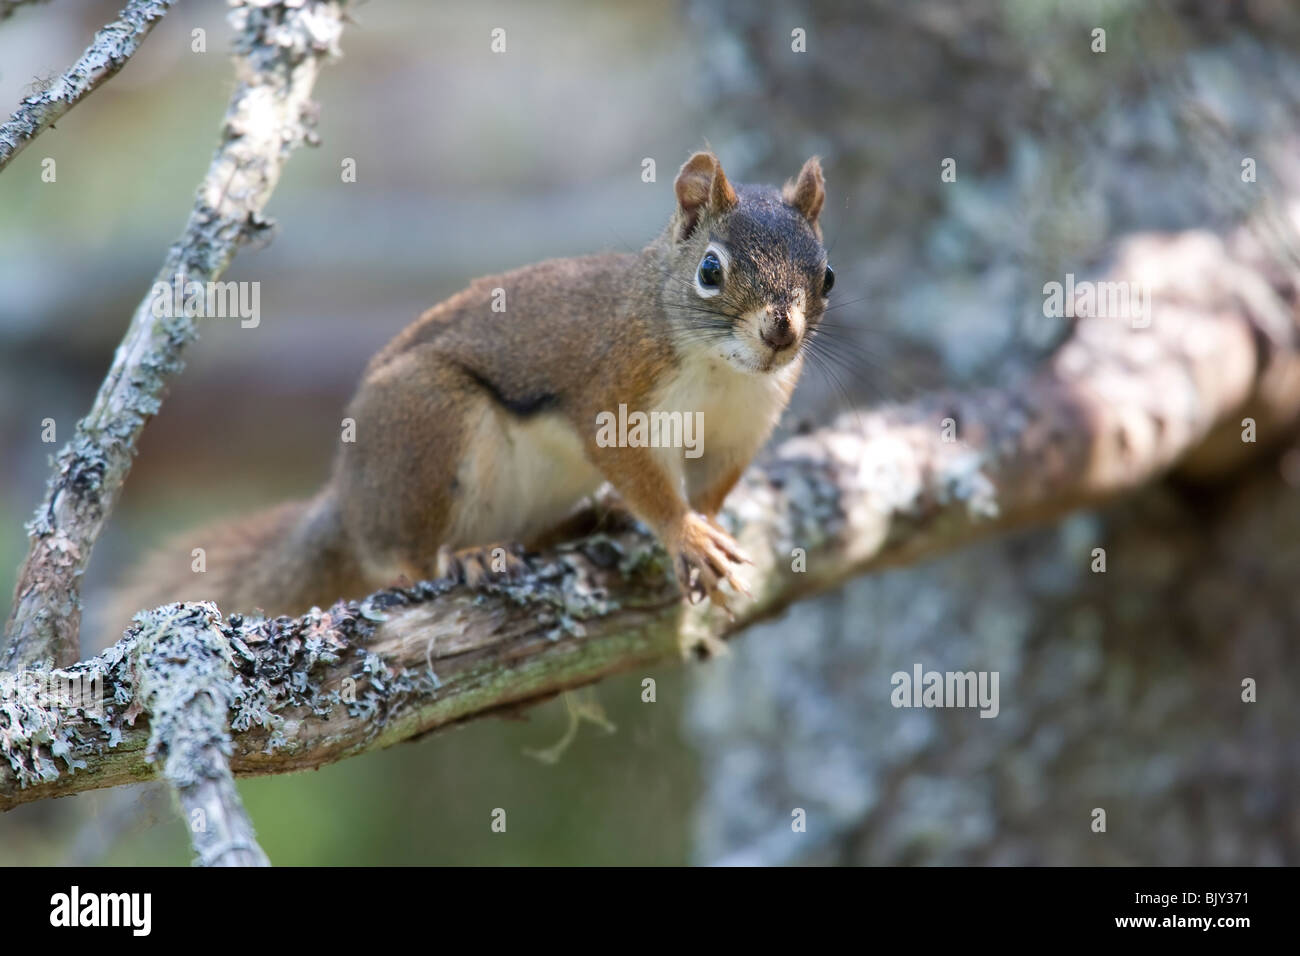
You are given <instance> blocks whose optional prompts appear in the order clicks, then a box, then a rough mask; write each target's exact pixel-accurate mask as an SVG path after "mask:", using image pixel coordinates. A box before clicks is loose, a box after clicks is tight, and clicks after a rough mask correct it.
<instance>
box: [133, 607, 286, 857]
mask: <svg viewBox="0 0 1300 956" xmlns="http://www.w3.org/2000/svg"><path fill="white" fill-rule="evenodd" d="M219 619H220V616H219V615H218V614H217V613H216V608H215V607H213V606H212V605H210V604H209V605H200V606H199V607H198V608H193V607H191V606H178V607H176V608H173V609H172V611H171V612H170V613H163V614H159V615H157V616H155V618H154V619H153V621H152V622H151V625H150V627H149V628H148V629H145V630H142V631H141V633H140V635H139V637H138V638H137V640H136V648H135V656H136V672H137V674H138V675H139V677H140V686H139V692H140V695H141V699H142V700H143V702H144V706H145V709H146V710H147V711H148V713H149V714H150V720H149V723H150V728H151V729H150V735H149V745H148V746H147V747H146V748H145V759H146V760H148V761H149V762H150V763H151V764H156V763H157V762H158V760H159V758H162V760H163V776H164V777H166V778H167V782H168V783H169V784H171V786H172V788H173V790H174V791H175V793H176V797H177V800H178V801H179V802H180V805H181V811H182V817H183V818H184V820H185V822H186V824H187V825H188V827H189V830H190V837H191V839H192V840H193V842H194V848H195V850H197V851H198V854H199V858H198V862H199V864H200V865H201V866H270V865H271V864H270V861H269V860H268V859H267V857H266V854H265V853H264V852H263V851H262V848H261V847H260V846H258V845H257V839H256V837H255V836H254V835H253V825H252V823H251V822H250V821H249V819H248V814H247V813H246V812H245V811H244V805H243V803H242V802H241V801H240V799H239V792H238V791H237V790H236V789H235V778H234V777H233V776H232V775H231V773H230V733H229V729H228V726H227V718H228V715H229V713H230V707H231V704H232V703H233V701H232V700H231V694H232V692H233V690H234V686H235V685H234V682H233V681H232V677H233V676H234V668H233V653H232V652H231V649H230V645H229V644H228V643H227V642H226V639H225V636H224V635H223V634H222V633H221V631H220V630H219V629H218V628H217V627H215V626H214V625H215V624H216V623H217V621H218V620H219Z"/></svg>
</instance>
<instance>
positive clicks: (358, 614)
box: [0, 233, 1300, 809]
mask: <svg viewBox="0 0 1300 956" xmlns="http://www.w3.org/2000/svg"><path fill="white" fill-rule="evenodd" d="M1254 259H1255V250H1252V249H1251V248H1250V247H1249V241H1248V236H1247V237H1243V238H1242V239H1241V240H1240V241H1239V242H1238V241H1234V243H1232V244H1231V245H1229V246H1225V245H1224V244H1223V243H1222V242H1221V241H1220V240H1218V239H1216V238H1214V237H1212V236H1209V235H1206V234H1200V233H1193V234H1185V235H1181V236H1177V237H1146V238H1141V239H1138V240H1135V241H1133V242H1131V243H1129V244H1128V245H1127V246H1126V247H1125V248H1124V250H1123V251H1122V252H1121V254H1120V255H1119V257H1118V260H1117V262H1116V267H1115V270H1114V272H1113V273H1112V276H1125V275H1128V276H1133V277H1135V279H1137V280H1140V281H1142V282H1145V283H1147V284H1148V285H1149V288H1150V291H1151V296H1152V299H1151V303H1150V304H1151V308H1150V313H1149V324H1147V320H1146V319H1142V320H1141V321H1140V322H1139V323H1138V327H1134V325H1135V323H1134V322H1133V321H1132V320H1131V319H1129V318H1084V319H1079V320H1078V322H1077V324H1076V328H1075V334H1074V336H1073V337H1072V339H1071V340H1070V341H1069V342H1068V343H1067V344H1066V345H1065V346H1064V348H1062V349H1061V351H1060V352H1059V353H1058V354H1057V355H1056V356H1055V357H1054V359H1053V360H1052V361H1051V363H1050V364H1049V365H1048V367H1046V368H1044V369H1043V370H1041V372H1040V373H1039V374H1038V375H1037V376H1035V377H1033V378H1032V379H1030V380H1028V381H1025V382H1023V383H1019V384H1012V385H1009V386H1007V387H1006V388H1003V389H1000V390H989V391H985V392H978V393H972V394H965V395H955V396H952V397H944V396H936V397H933V398H930V399H927V400H924V401H920V402H917V403H914V404H911V405H907V406H904V407H901V408H894V409H885V410H881V411H875V412H862V413H861V414H848V415H845V416H843V417H841V418H840V419H839V420H838V421H837V422H835V423H834V424H832V425H830V426H828V427H825V428H821V429H818V430H816V431H813V432H810V433H808V434H804V435H799V436H796V437H794V438H791V439H789V440H787V441H785V442H783V443H781V444H780V445H779V446H778V447H777V448H776V449H775V451H774V452H773V453H772V454H771V455H769V456H767V458H766V459H765V460H764V461H763V462H761V463H760V464H759V465H758V466H756V467H754V468H752V469H750V471H749V472H748V473H747V474H746V476H745V478H744V479H743V481H742V483H741V485H740V486H739V487H738V488H737V489H736V491H735V492H733V494H732V496H731V498H730V499H729V500H728V508H727V510H726V512H724V515H723V520H724V521H726V522H727V523H728V524H730V525H731V527H732V529H733V530H734V531H735V532H736V534H737V537H738V539H739V541H740V543H741V545H742V547H743V548H744V549H745V550H746V552H747V553H748V554H749V555H750V557H751V558H753V560H754V566H753V568H752V569H750V574H749V583H750V589H751V591H752V596H751V597H749V598H746V599H743V600H737V601H735V602H734V610H735V619H734V620H729V619H728V618H727V617H726V615H724V614H723V613H721V612H720V611H718V610H716V609H713V608H711V607H709V606H704V607H689V606H687V605H685V604H683V603H682V601H681V600H680V598H679V596H678V593H677V590H676V586H675V585H674V584H673V583H672V576H671V574H670V573H669V569H668V567H667V565H666V563H665V559H664V556H663V554H662V552H661V551H660V550H659V548H658V546H657V545H656V544H655V543H654V542H653V540H652V539H650V538H649V537H648V536H647V535H646V534H645V532H644V531H643V530H641V529H639V528H636V527H635V526H630V527H612V528H607V530H606V531H604V532H603V533H601V534H599V535H597V536H595V537H589V538H586V539H583V540H582V541H580V542H579V543H577V544H575V545H572V546H568V547H565V548H562V549H561V550H558V551H555V552H548V553H546V554H544V555H541V556H538V557H535V558H532V559H530V573H529V575H528V576H527V577H526V578H525V579H524V580H522V581H521V582H519V583H517V584H510V585H500V586H489V587H488V588H487V589H485V590H483V591H471V590H468V589H466V588H464V587H463V586H452V585H450V584H447V583H445V582H444V583H433V584H429V583H426V584H421V585H418V586H416V587H414V588H410V589H404V590H392V591H385V592H381V593H379V594H377V595H373V596H372V597H370V598H368V599H367V600H365V601H363V602H360V603H349V604H344V603H340V604H338V605H335V606H334V607H333V608H331V609H329V610H328V611H323V612H322V611H316V612H313V613H311V614H308V615H305V616H303V617H301V618H297V619H291V618H279V619H276V620H273V621H265V620H261V619H243V618H241V617H239V616H238V615H235V616H233V617H232V618H231V619H230V620H229V621H228V622H227V623H226V624H225V625H222V626H220V628H219V629H220V631H221V633H222V635H223V637H224V640H225V641H226V642H228V644H229V646H230V647H231V648H232V649H233V656H232V661H233V667H234V677H233V689H232V692H231V696H230V700H231V707H230V726H231V729H232V737H231V757H230V766H231V769H232V770H233V771H234V773H235V774H266V773H280V772H286V771H291V770H301V769H307V768H312V767H318V766H321V765H323V764H326V763H330V762H333V761H336V760H340V759H343V758H345V757H348V756H350V755H353V754H357V753H361V752H363V751H367V750H372V749H376V748H380V747H386V746H389V745H391V744H393V743H396V742H398V741H402V740H407V739H411V738H414V737H417V736H419V735H421V734H424V733H428V732H430V731H434V730H437V729H439V728H444V727H447V726H450V725H453V724H456V723H459V722H461V721H465V720H470V719H474V718H477V717H481V716H484V715H488V714H492V713H494V712H500V711H503V710H513V709H516V708H518V707H521V706H525V705H528V704H532V703H535V702H538V701H541V700H545V699H547V698H549V697H552V696H554V695H555V694H557V693H560V692H561V691H564V690H568V689H571V688H575V687H578V686H581V685H584V684H589V683H592V682H594V681H597V680H600V679H601V678H603V677H605V676H606V675H609V674H612V673H615V672H618V671H626V670H631V669H635V668H638V667H647V666H650V665H652V664H655V663H658V662H662V661H664V660H667V659H671V658H674V657H676V656H678V655H679V654H680V653H681V652H682V651H683V650H687V651H693V650H710V649H712V648H713V647H715V646H716V645H717V642H718V641H720V640H722V639H725V638H726V637H728V636H730V635H733V634H735V633H737V632H739V631H741V630H743V629H744V628H745V627H747V626H748V625H750V624H752V623H754V622H756V621H758V620H760V619H762V618H765V617H769V616H771V615H774V614H777V613H779V612H780V611H781V610H782V609H783V608H785V607H787V606H788V605H790V604H791V603H793V602H795V601H799V600H802V599H804V598H807V597H809V596H811V595H813V594H816V593H818V592H820V591H823V590H825V589H828V588H832V587H834V586H836V585H838V584H840V583H842V582H844V581H845V580H847V579H848V578H850V577H851V576H854V575H857V574H861V573H863V572H865V571H868V570H871V569H874V568H878V567H883V566H887V565H896V564H901V563H906V562H910V561H915V560H918V559H920V558H923V557H925V556H926V555H930V554H935V553H939V552H942V551H947V550H951V549H953V548H955V547H957V546H959V545H961V544H962V543H964V542H966V541H969V540H971V539H973V538H974V537H976V536H978V535H982V534H987V533H989V532H991V531H995V530H998V529H1002V528H1007V527H1011V526H1014V525H1019V524H1025V523H1029V522H1033V521H1041V520H1045V519H1049V518H1052V517H1054V516H1058V515H1061V514H1064V513H1067V512H1069V511H1070V510H1072V509H1075V508H1077V507H1080V506H1082V505H1086V504H1091V503H1094V502H1097V501H1101V500H1103V499H1105V498H1108V497H1111V496H1114V495H1117V494H1121V493H1123V492H1126V491H1129V490H1132V489H1135V488H1138V487H1140V486H1142V485H1144V484H1147V483H1149V482H1151V481H1152V480H1154V479H1157V478H1158V477H1160V476H1161V475H1162V474H1165V473H1166V472H1168V471H1170V470H1171V469H1175V468H1182V469H1185V470H1187V471H1188V473H1189V474H1196V475H1202V474H1206V473H1207V472H1209V471H1210V470H1212V469H1211V467H1210V466H1211V464H1212V462H1211V460H1210V458H1211V457H1213V459H1214V461H1213V464H1214V467H1215V468H1217V469H1220V470H1221V469H1222V468H1225V467H1230V466H1232V465H1233V464H1235V463H1236V462H1237V461H1238V460H1240V458H1241V457H1242V456H1243V455H1247V454H1251V453H1254V452H1256V451H1257V450H1258V449H1260V448H1262V447H1265V446H1267V445H1268V444H1269V443H1270V441H1272V440H1273V439H1274V438H1281V437H1282V436H1284V435H1286V434H1290V433H1293V431H1294V428H1295V426H1296V422H1297V416H1298V415H1300V334H1298V332H1297V323H1296V313H1295V310H1294V307H1293V306H1291V305H1290V304H1289V300H1288V298H1287V295H1288V292H1287V290H1288V288H1289V279H1287V278H1285V277H1283V276H1277V277H1276V278H1275V279H1274V280H1270V279H1268V278H1266V276H1267V275H1269V273H1267V272H1264V271H1261V268H1260V267H1258V266H1256V265H1253V264H1252V262H1253V260H1254ZM1243 417H1250V418H1252V419H1254V421H1255V434H1254V436H1253V437H1255V438H1256V439H1257V440H1256V441H1243V440H1242V433H1243V425H1242V419H1243ZM950 439H951V440H950ZM1210 452H1213V456H1210V454H1209V453H1210ZM203 607H204V606H202V605H194V606H189V609H187V610H184V611H181V612H178V611H177V610H176V606H172V607H171V608H162V609H158V610H155V611H151V612H148V613H146V614H145V615H143V616H142V618H141V620H143V622H144V624H143V627H144V628H145V629H146V630H148V631H150V632H155V633H156V632H157V631H158V628H159V626H160V623H163V624H165V622H166V620H168V619H174V617H175V615H176V614H178V613H181V614H193V613H200V612H203V613H208V612H204V611H203ZM196 609H197V610H196ZM213 626H214V627H215V626H216V625H213ZM213 639H214V640H215V638H213ZM140 640H141V638H140V636H139V634H138V633H136V632H129V633H128V635H127V636H126V637H125V638H124V639H123V640H122V641H120V642H118V643H117V644H116V645H114V646H113V647H111V648H109V649H108V650H106V651H105V652H104V653H103V654H101V655H100V656H99V657H97V658H94V659H92V660H89V661H85V662H82V663H79V664H77V665H75V666H74V667H73V668H72V669H70V670H71V671H72V672H86V671H95V672H98V673H101V674H102V675H103V687H104V699H105V701H106V703H105V706H104V707H103V708H102V711H101V712H100V713H98V714H86V713H84V712H82V711H76V710H73V711H67V710H64V711H55V710H52V709H45V710H42V711H40V712H39V713H38V714H34V713H32V712H31V711H30V709H29V710H28V711H20V712H18V713H16V714H15V713H13V712H12V711H6V710H5V708H4V705H3V704H2V703H0V715H3V714H5V713H10V716H9V718H8V719H9V724H8V727H6V725H5V721H4V719H3V718H0V758H3V759H0V809H4V808H8V807H11V806H14V805H16V804H18V803H23V802H27V801H30V800H35V799H41V798H43V797H48V796H55V795H60V794H66V793H74V792H77V791H80V790H87V789H92V788H96V787H105V786H114V785H117V784H121V783H126V782H129V781H132V780H137V779H140V778H143V777H148V776H151V775H153V774H154V773H155V769H154V767H153V766H152V765H151V764H150V763H149V760H148V752H149V750H148V748H149V742H150V740H151V739H152V731H151V730H150V728H149V726H148V722H149V720H150V719H152V718H151V717H150V716H149V710H148V708H147V707H143V706H142V705H139V704H136V703H135V702H136V701H137V700H138V699H139V693H140V690H139V685H140V681H141V675H140V673H139V671H138V665H136V664H134V663H133V662H135V661H138V660H139V659H140V655H139V651H138V644H139V641H140ZM27 673H28V674H29V675H35V674H39V673H40V672H35V671H29V672H27ZM7 679H11V678H7ZM14 728H17V730H16V731H15V730H14Z"/></svg>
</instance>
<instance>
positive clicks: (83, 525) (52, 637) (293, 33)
mask: <svg viewBox="0 0 1300 956" xmlns="http://www.w3.org/2000/svg"><path fill="white" fill-rule="evenodd" d="M342 15H343V10H342V5H341V4H340V3H339V2H334V0H329V2H325V0H304V2H301V3H290V2H284V3H269V4H268V3H250V2H240V3H239V4H238V5H237V6H236V7H235V9H234V10H233V11H231V19H232V22H233V23H234V24H235V27H236V36H235V54H236V55H235V68H236V80H237V84H236V87H235V91H234V93H233V95H232V96H231V99H230V105H229V108H228V110H227V112H226V117H225V123H224V125H223V127H222V133H221V142H220V144H219V145H218V147H217V151H216V155H215V156H214V157H213V159H212V163H211V165H210V167H209V169H208V172H207V175H206V177H205V178H204V180H203V182H202V184H201V185H200V187H199V194H198V198H197V199H196V201H195V205H194V210H193V212H192V213H191V214H190V219H189V223H188V224H187V225H186V227H185V232H184V233H183V234H182V236H181V238H180V240H179V241H178V242H177V243H176V244H175V245H173V246H172V247H171V249H170V250H169V252H168V254H167V257H166V259H165V260H164V262H163V265H162V268H161V269H160V270H159V271H158V274H157V276H156V278H155V280H154V282H155V284H159V283H160V284H162V285H164V286H167V287H171V286H172V285H173V284H174V283H175V282H177V281H178V280H177V277H180V279H179V281H180V282H183V283H189V282H199V283H204V282H210V281H212V280H214V279H216V278H217V277H218V276H220V275H221V273H222V272H223V271H224V270H225V268H226V266H227V265H228V264H229V263H230V260H231V258H232V257H233V256H234V254H235V251H236V249H237V248H238V247H239V245H240V244H241V243H243V242H245V241H247V240H248V239H249V238H250V237H253V236H256V235H259V234H261V233H262V232H264V231H265V230H266V228H267V226H268V223H267V222H266V220H264V219H263V218H262V210H263V209H264V207H265V206H266V203H267V200H268V199H269V198H270V196H271V192H272V190H273V189H274V187H275V184H276V182H277V181H278V180H279V177H280V172H281V170H282V169H283V168H284V164H285V161H286V160H287V159H288V157H289V154H290V153H291V152H292V151H293V149H294V148H295V147H297V146H298V145H300V144H301V143H303V142H310V141H311V140H312V137H313V136H314V134H313V131H312V124H313V117H314V107H313V104H312V102H311V99H310V94H311V89H312V86H313V84H314V83H315V80H316V76H317V73H318V71H319V68H320V65H321V63H322V61H323V60H325V59H326V58H327V57H329V56H331V55H333V54H335V53H337V42H338V38H339V34H340V32H341V30H342ZM151 289H152V286H151ZM155 312H161V313H163V317H158V316H157V315H155ZM195 322H196V320H195V319H194V318H192V317H189V316H186V315H184V314H183V310H182V314H175V311H174V310H167V309H161V310H160V309H156V308H155V299H154V296H153V295H152V294H150V295H147V296H146V297H145V298H144V299H143V300H142V301H141V303H140V305H139V306H138V307H137V308H136V311H135V315H134V316H133V317H132V319H131V324H130V327H129V328H128V329H127V332H126V335H125V337H124V338H123V340H122V344H121V345H119V346H118V349H117V352H116V354H115V356H114V358H113V365H112V367H111V368H110V369H109V372H108V375H107V376H106V377H105V379H104V382H103V385H102V386H101V387H100V390H99V394H98V395H97V396H96V398H95V402H94V404H93V405H92V407H91V409H90V412H89V413H88V414H87V415H86V417H85V418H83V419H82V420H81V421H80V422H79V423H78V425H77V431H76V434H75V436H74V437H73V439H72V441H71V442H70V443H69V444H68V445H67V446H66V447H64V448H63V450H62V451H61V452H60V453H59V456H58V461H57V464H56V467H55V472H54V474H53V476H52V477H51V479H50V482H49V486H48V489H47V491H46V496H45V500H44V501H43V502H42V503H41V505H40V506H39V507H38V508H37V510H36V514H35V517H34V518H33V519H32V521H31V522H30V524H29V525H28V534H29V538H30V547H29V550H28V553H27V557H26V559H25V560H24V562H23V564H22V567H21V568H20V569H19V573H18V583H17V586H16V587H15V590H14V601H13V608H12V611H11V614H10V619H9V624H8V628H7V634H6V636H7V646H6V647H5V648H4V649H3V654H2V655H0V667H3V668H5V669H8V670H13V669H16V668H19V667H24V666H28V665H31V664H35V663H37V662H39V661H42V660H45V659H47V658H51V657H52V658H53V659H54V661H55V662H56V663H60V664H67V663H70V662H72V661H75V660H76V659H77V658H78V657H79V656H80V653H79V641H78V632H79V628H80V620H81V605H80V598H79V595H78V589H77V582H78V579H79V578H80V576H81V573H82V572H83V571H84V569H85V567H86V564H87V562H88V561H89V560H90V552H91V548H92V547H93V545H94V542H95V539H96V537H97V536H98V535H99V531H100V529H101V528H102V527H103V524H104V521H105V520H106V518H107V517H108V515H109V513H110V512H111V510H112V508H113V505H114V503H115V502H116V500H117V495H118V492H119V489H120V488H121V484H122V481H123V479H124V478H125V476H126V473H127V470H128V469H129V468H130V464H131V458H132V455H133V453H134V449H135V444H136V440H137V438H138V437H139V435H140V432H141V430H142V429H143V428H144V425H145V423H146V422H147V421H148V420H149V419H150V418H151V417H152V416H153V415H154V414H155V413H156V412H157V411H158V408H159V404H160V402H161V396H162V393H163V390H164V388H165V387H166V385H167V383H168V382H169V381H170V380H171V378H172V377H173V376H174V375H175V374H176V373H177V371H178V370H179V369H180V367H181V356H182V353H183V351H184V349H185V346H186V345H187V344H188V343H189V342H190V341H191V340H192V339H193V338H194V337H195V335H196V325H195Z"/></svg>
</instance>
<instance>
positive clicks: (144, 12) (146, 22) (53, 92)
mask: <svg viewBox="0 0 1300 956" xmlns="http://www.w3.org/2000/svg"><path fill="white" fill-rule="evenodd" d="M175 2H176V0H128V2H127V5H126V6H125V7H123V8H122V12H121V13H119V14H118V15H117V19H116V20H114V21H113V22H112V23H110V24H108V25H107V26H105V27H104V28H103V29H101V30H100V31H99V32H98V33H96V34H95V38H94V39H93V40H92V41H91V43H90V46H88V47H86V52H85V53H83V54H81V58H80V59H79V60H77V62H76V63H74V64H72V66H70V67H68V70H67V72H65V73H64V74H63V75H62V76H60V77H59V78H58V79H57V80H55V81H54V82H53V83H52V84H51V85H50V87H49V89H46V90H42V91H41V92H38V93H34V94H33V95H31V96H29V97H27V98H26V99H25V100H23V101H22V103H21V104H19V106H18V109H17V110H15V111H14V115H13V116H12V117H10V119H9V122H7V123H5V124H4V125H3V126H0V170H2V169H4V168H5V166H7V165H9V161H10V160H11V159H13V158H14V157H15V156H17V155H18V154H19V153H21V152H22V151H23V149H24V148H25V147H26V146H27V144H28V143H30V142H31V141H32V140H34V139H35V138H36V137H37V136H39V135H40V134H41V133H42V132H43V131H44V130H46V129H49V128H50V127H51V126H53V125H54V123H55V121H56V120H58V119H59V117H61V116H63V114H65V113H67V112H68V110H70V109H72V108H73V107H74V106H76V105H77V104H78V103H80V102H81V101H82V100H83V99H85V98H86V97H87V96H89V95H90V94H91V92H93V91H94V90H95V89H97V88H98V87H99V86H100V85H101V84H103V83H105V82H107V81H108V80H109V78H110V77H112V76H114V75H115V74H116V73H117V71H118V70H120V69H122V67H124V66H126V61H127V60H129V59H130V58H131V55H132V54H133V53H135V51H136V50H138V49H139V48H140V43H141V42H142V41H143V40H144V38H145V37H146V36H148V35H149V31H150V30H152V29H153V28H154V24H155V23H157V22H158V21H159V20H161V19H162V18H163V14H165V13H166V12H167V11H168V9H170V8H171V6H172V4H173V3H175ZM15 6H16V4H14V3H9V2H6V3H0V20H4V19H6V18H7V17H8V16H9V15H10V14H11V13H12V12H13V8H14V7H15Z"/></svg>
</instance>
